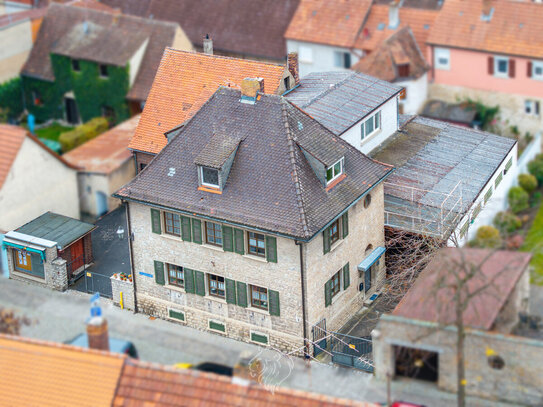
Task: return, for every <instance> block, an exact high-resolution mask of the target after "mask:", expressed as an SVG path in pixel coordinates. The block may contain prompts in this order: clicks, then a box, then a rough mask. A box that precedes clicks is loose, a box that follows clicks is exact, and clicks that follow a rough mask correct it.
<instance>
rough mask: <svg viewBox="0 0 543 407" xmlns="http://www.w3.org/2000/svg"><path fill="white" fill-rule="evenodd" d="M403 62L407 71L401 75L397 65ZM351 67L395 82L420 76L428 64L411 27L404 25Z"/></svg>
mask: <svg viewBox="0 0 543 407" xmlns="http://www.w3.org/2000/svg"><path fill="white" fill-rule="evenodd" d="M404 64H408V66H409V73H408V75H407V76H405V77H401V76H400V75H399V70H398V65H404ZM352 69H353V70H355V71H358V72H363V73H365V74H367V75H371V76H375V77H377V78H379V79H383V80H385V81H389V82H395V81H405V80H409V79H417V78H420V77H421V76H422V75H424V74H425V73H426V72H427V71H428V69H430V66H429V65H428V64H427V63H426V58H425V57H424V55H422V53H421V51H420V49H419V47H418V45H417V41H416V40H415V37H414V36H413V32H412V31H411V29H410V28H409V27H404V28H403V29H401V30H400V31H398V32H396V33H395V34H392V35H391V36H390V37H389V38H388V39H387V40H385V41H383V42H382V43H381V45H379V47H378V48H377V49H376V50H375V51H373V52H372V53H371V54H369V55H368V56H366V57H364V58H362V59H361V60H360V61H358V63H357V64H356V65H354V66H353V67H352Z"/></svg>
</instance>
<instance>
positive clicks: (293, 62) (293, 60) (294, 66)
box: [287, 52, 300, 85]
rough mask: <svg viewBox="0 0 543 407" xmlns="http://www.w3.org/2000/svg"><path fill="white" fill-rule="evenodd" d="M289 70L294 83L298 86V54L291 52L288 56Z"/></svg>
mask: <svg viewBox="0 0 543 407" xmlns="http://www.w3.org/2000/svg"><path fill="white" fill-rule="evenodd" d="M287 68H288V71H289V72H290V74H291V75H292V77H293V78H294V83H295V84H296V85H298V84H299V83H300V74H299V65H298V53H297V52H289V54H288V56H287Z"/></svg>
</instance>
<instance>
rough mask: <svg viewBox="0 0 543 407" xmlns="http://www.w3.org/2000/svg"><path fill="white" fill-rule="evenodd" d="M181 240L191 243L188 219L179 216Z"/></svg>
mask: <svg viewBox="0 0 543 407" xmlns="http://www.w3.org/2000/svg"><path fill="white" fill-rule="evenodd" d="M181 238H182V239H183V240H186V241H187V242H190V241H191V233H190V218H187V217H186V216H181Z"/></svg>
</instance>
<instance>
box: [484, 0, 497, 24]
mask: <svg viewBox="0 0 543 407" xmlns="http://www.w3.org/2000/svg"><path fill="white" fill-rule="evenodd" d="M493 11H494V8H493V7H492V1H491V0H483V15H482V16H481V20H483V21H490V20H491V19H492V14H493Z"/></svg>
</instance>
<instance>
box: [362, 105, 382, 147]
mask: <svg viewBox="0 0 543 407" xmlns="http://www.w3.org/2000/svg"><path fill="white" fill-rule="evenodd" d="M379 129H381V112H380V111H379V112H377V113H375V114H374V115H372V116H371V117H369V118H368V119H366V121H365V122H363V123H362V128H361V133H362V140H364V139H365V138H366V137H369V136H371V135H372V134H373V133H376V132H377V131H378V130H379Z"/></svg>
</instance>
